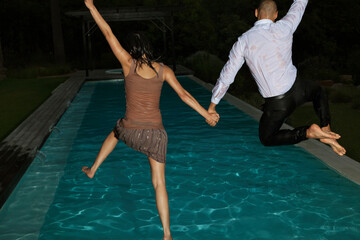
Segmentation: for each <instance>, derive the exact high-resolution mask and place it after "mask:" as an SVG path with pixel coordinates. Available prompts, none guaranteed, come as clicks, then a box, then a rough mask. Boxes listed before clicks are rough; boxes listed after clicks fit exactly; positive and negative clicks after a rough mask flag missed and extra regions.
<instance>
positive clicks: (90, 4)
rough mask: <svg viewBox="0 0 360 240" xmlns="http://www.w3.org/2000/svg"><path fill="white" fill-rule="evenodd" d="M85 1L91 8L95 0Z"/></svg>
mask: <svg viewBox="0 0 360 240" xmlns="http://www.w3.org/2000/svg"><path fill="white" fill-rule="evenodd" d="M84 3H85V5H86V7H87V8H91V7H93V6H94V1H93V0H84Z"/></svg>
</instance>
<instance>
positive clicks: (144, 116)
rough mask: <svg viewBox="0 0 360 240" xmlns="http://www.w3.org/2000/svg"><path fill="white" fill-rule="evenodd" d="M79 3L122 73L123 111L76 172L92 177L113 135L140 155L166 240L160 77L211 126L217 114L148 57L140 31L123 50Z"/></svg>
mask: <svg viewBox="0 0 360 240" xmlns="http://www.w3.org/2000/svg"><path fill="white" fill-rule="evenodd" d="M85 5H86V7H87V8H88V9H89V10H90V13H91V15H92V16H93V18H94V20H95V22H96V23H97V25H98V26H99V28H100V30H101V31H102V33H103V34H104V36H105V38H106V40H107V41H108V43H109V45H110V47H111V49H112V51H113V53H114V54H115V56H116V58H117V59H118V60H119V62H120V63H121V66H122V69H123V73H124V76H125V92H126V113H125V117H124V118H122V119H119V120H118V122H117V123H116V126H115V128H114V130H113V131H112V132H111V133H110V134H109V135H108V137H107V138H106V139H105V141H104V143H103V145H102V147H101V149H100V151H99V153H98V156H97V158H96V159H95V162H94V164H93V165H92V167H91V168H88V167H86V166H85V167H83V168H82V171H83V172H85V173H86V174H87V176H88V177H89V178H93V177H94V175H95V172H96V170H97V169H98V167H99V166H100V165H101V163H102V162H103V161H104V160H105V159H106V157H107V156H108V155H109V154H110V153H111V152H112V150H113V149H114V147H115V146H116V144H117V143H118V140H119V139H121V140H122V141H123V142H124V143H125V144H126V145H128V146H129V147H131V148H133V149H135V150H137V151H140V152H142V153H144V154H146V155H147V156H148V159H149V163H150V167H151V177H152V183H153V186H154V189H155V195H156V206H157V209H158V212H159V215H160V220H161V223H162V226H163V231H164V239H166V240H167V239H172V237H171V233H170V221H169V203H168V196H167V192H166V187H165V159H166V147H167V135H166V132H165V130H164V127H163V124H162V119H161V114H160V110H159V99H160V93H161V87H162V84H163V81H166V82H167V83H168V84H169V85H170V86H171V87H172V88H173V89H174V90H175V91H176V93H177V94H178V95H179V97H180V98H181V99H182V100H183V101H184V102H185V103H186V104H188V105H189V106H190V107H192V108H193V109H194V110H196V111H197V112H198V113H199V114H201V115H202V116H203V117H204V118H205V119H206V121H207V122H208V123H209V124H210V125H211V126H215V125H216V123H217V122H218V120H219V115H218V114H210V113H208V112H207V111H206V110H205V109H204V108H203V107H202V106H201V105H200V104H199V103H198V102H197V101H196V100H195V99H194V98H193V97H192V96H191V95H190V94H189V93H188V92H187V91H186V90H185V89H183V88H182V86H181V85H180V83H179V82H178V81H177V79H176V77H175V74H174V72H173V71H172V70H171V69H170V68H169V67H167V66H165V65H163V64H161V63H158V62H156V61H153V56H152V52H151V50H150V45H149V44H148V43H147V41H146V40H145V39H144V37H143V36H142V35H141V34H133V35H132V36H131V38H130V39H129V43H130V44H129V45H130V46H129V52H127V51H126V50H125V49H124V48H123V47H122V46H121V45H120V43H119V41H118V40H117V38H116V37H115V36H114V34H113V33H112V31H111V28H110V26H109V25H108V24H107V23H106V21H105V20H104V19H103V18H102V16H101V15H100V13H99V12H98V10H97V9H96V7H95V6H94V3H93V0H85Z"/></svg>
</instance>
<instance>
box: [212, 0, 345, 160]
mask: <svg viewBox="0 0 360 240" xmlns="http://www.w3.org/2000/svg"><path fill="white" fill-rule="evenodd" d="M307 2H308V0H294V2H293V4H292V5H291V7H290V10H289V11H288V13H287V14H286V16H285V17H284V18H282V19H281V20H279V21H277V22H275V19H276V18H277V15H278V11H277V6H276V3H275V2H274V1H273V0H263V1H261V2H260V5H259V7H258V8H257V9H256V10H255V16H256V17H257V19H258V21H256V22H255V25H254V26H253V27H252V28H251V29H250V30H248V31H247V32H245V33H244V34H243V35H242V36H240V37H239V38H238V41H237V42H236V43H235V44H234V45H233V47H232V49H231V51H230V55H229V60H228V61H227V63H226V64H225V66H224V67H223V69H222V71H221V73H220V77H219V79H218V81H217V83H216V85H215V87H214V89H213V91H212V92H213V95H212V98H211V104H210V106H209V112H213V113H216V110H215V107H216V105H217V104H218V103H219V101H220V100H221V98H222V97H223V96H224V95H225V93H226V91H227V90H228V88H229V86H230V84H231V83H233V81H234V78H235V75H236V73H237V72H238V71H239V69H240V68H241V66H242V65H243V64H244V62H245V61H246V63H247V65H248V66H249V68H250V71H251V73H252V75H253V77H254V79H255V81H256V83H257V85H258V88H259V91H260V93H261V95H262V96H263V97H264V99H265V104H264V109H263V110H264V112H263V114H262V117H261V119H260V124H259V138H260V141H261V143H262V144H263V145H265V146H275V145H286V144H296V143H298V142H300V141H303V140H306V139H309V138H314V139H320V141H321V142H323V143H326V144H328V145H330V146H331V147H332V149H333V150H334V151H335V152H336V153H337V154H338V155H340V156H341V155H344V154H345V153H346V151H345V149H344V148H343V147H342V146H341V145H340V144H339V143H338V142H337V141H336V139H339V138H340V135H338V134H336V133H334V132H331V130H330V113H329V107H328V101H327V96H326V93H325V91H324V89H323V88H322V87H320V86H319V85H318V84H316V83H315V82H305V81H302V80H300V79H297V78H296V76H297V70H296V68H295V66H294V65H293V64H292V42H293V34H294V32H295V30H296V28H297V26H298V25H299V23H300V21H301V18H302V16H303V14H304V11H305V8H306V5H307ZM307 101H312V102H313V105H314V109H315V112H316V113H317V115H318V116H319V118H320V122H321V123H320V126H318V125H317V124H312V125H311V126H303V127H297V128H295V129H293V130H280V127H281V125H282V124H283V123H284V121H285V119H286V118H287V117H288V116H289V115H290V114H291V113H292V112H293V111H294V109H295V108H296V107H297V106H299V105H301V104H303V103H304V102H307Z"/></svg>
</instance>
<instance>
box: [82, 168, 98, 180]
mask: <svg viewBox="0 0 360 240" xmlns="http://www.w3.org/2000/svg"><path fill="white" fill-rule="evenodd" d="M81 170H82V171H83V172H84V173H86V175H87V176H88V177H89V178H93V177H94V175H95V172H92V171H91V168H88V167H86V166H84V167H82V169H81Z"/></svg>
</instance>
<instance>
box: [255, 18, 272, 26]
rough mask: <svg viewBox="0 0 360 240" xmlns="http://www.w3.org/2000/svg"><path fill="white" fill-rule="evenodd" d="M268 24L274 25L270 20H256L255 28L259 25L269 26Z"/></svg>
mask: <svg viewBox="0 0 360 240" xmlns="http://www.w3.org/2000/svg"><path fill="white" fill-rule="evenodd" d="M269 23H274V22H273V21H272V20H270V19H261V20H258V21H256V22H255V26H257V25H261V24H269Z"/></svg>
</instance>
